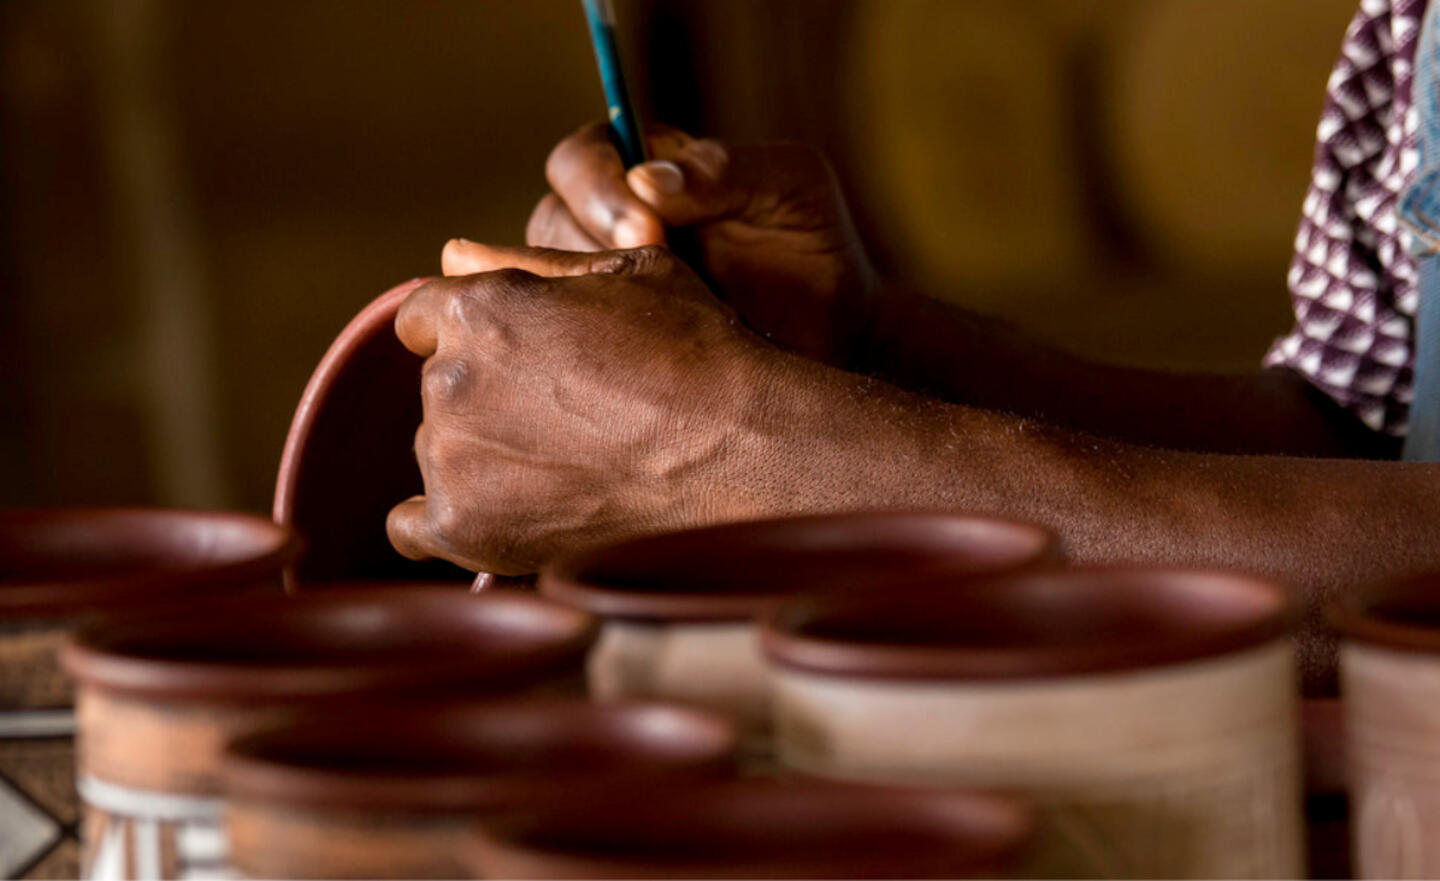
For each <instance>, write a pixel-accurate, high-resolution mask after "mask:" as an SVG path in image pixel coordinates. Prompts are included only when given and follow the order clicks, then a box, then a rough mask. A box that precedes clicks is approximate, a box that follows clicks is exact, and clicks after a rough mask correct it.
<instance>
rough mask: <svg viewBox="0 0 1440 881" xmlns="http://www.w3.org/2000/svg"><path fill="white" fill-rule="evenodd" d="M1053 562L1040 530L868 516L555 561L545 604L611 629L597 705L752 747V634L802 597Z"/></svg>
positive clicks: (756, 683)
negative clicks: (616, 702)
mask: <svg viewBox="0 0 1440 881" xmlns="http://www.w3.org/2000/svg"><path fill="white" fill-rule="evenodd" d="M1057 558H1058V550H1057V545H1056V541H1055V538H1054V536H1053V535H1052V534H1051V533H1049V532H1048V531H1046V530H1045V529H1043V528H1041V527H1039V526H1033V525H1030V524H1026V523H1019V522H1016V521H1009V520H1000V519H995V518H989V517H979V516H971V515H966V514H947V513H914V512H868V513H846V514H825V515H816V516H806V517H792V518H785V519H776V520H757V521H750V522H743V523H727V524H722V525H719V526H709V527H704V528H699V529H691V530H687V531H684V532H674V533H668V534H664V535H652V536H647V537H642V538H637V539H633V540H630V541H625V542H621V543H618V544H613V545H609V546H606V547H601V548H597V549H592V550H587V551H584V552H581V553H579V554H576V555H574V556H571V557H570V558H568V559H564V560H561V561H559V562H558V563H557V564H556V565H554V566H552V567H550V568H549V569H547V570H546V571H545V572H543V573H542V574H541V578H540V591H541V593H543V594H544V595H546V596H549V597H552V598H554V599H556V600H559V601H561V602H564V603H568V604H570V605H573V606H576V607H578V608H582V609H586V610H588V611H591V612H593V613H595V614H597V615H600V616H603V617H604V618H605V626H604V632H603V635H602V637H601V641H600V643H599V644H598V645H597V647H596V651H595V653H594V655H593V656H592V658H591V662H590V685H591V692H592V694H594V695H596V696H597V697H601V698H612V697H625V696H631V697H662V698H668V699H675V700H685V701H690V702H697V703H700V704H703V705H706V706H709V707H712V708H714V709H717V710H720V711H723V712H726V713H729V714H732V715H734V716H736V717H737V718H739V719H740V720H741V721H742V723H743V725H744V727H745V729H746V731H747V732H748V734H749V735H750V739H751V740H752V741H753V742H754V743H755V744H756V745H757V748H763V747H760V746H759V744H761V742H763V740H764V738H765V736H766V732H767V731H768V727H769V717H770V710H769V699H770V696H769V690H768V687H767V685H766V674H765V668H764V662H763V660H762V659H761V657H760V652H759V647H758V645H757V643H756V629H755V621H756V619H757V617H758V616H761V615H763V614H765V613H766V612H767V611H769V610H770V609H771V608H772V607H773V606H774V605H775V604H776V603H777V602H778V601H780V600H781V599H783V598H785V597H788V596H791V595H794V594H795V593H800V592H812V591H815V592H826V593H847V592H852V591H863V590H878V589H884V588H891V589H893V588H894V587H895V586H896V585H897V583H898V582H900V581H904V580H909V579H917V578H930V579H940V580H956V579H965V578H971V577H975V576H977V575H982V574H994V573H997V572H1005V571H1010V570H1017V569H1023V568H1027V567H1036V566H1040V565H1043V564H1045V563H1049V562H1052V561H1054V560H1055V559H1057Z"/></svg>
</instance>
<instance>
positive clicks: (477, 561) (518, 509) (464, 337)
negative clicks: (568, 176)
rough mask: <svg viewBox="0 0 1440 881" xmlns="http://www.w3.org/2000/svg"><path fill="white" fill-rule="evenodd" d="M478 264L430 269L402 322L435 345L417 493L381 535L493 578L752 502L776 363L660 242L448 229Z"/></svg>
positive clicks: (425, 343)
mask: <svg viewBox="0 0 1440 881" xmlns="http://www.w3.org/2000/svg"><path fill="white" fill-rule="evenodd" d="M444 261H445V263H446V264H447V265H448V266H452V267H453V266H454V265H457V264H458V263H460V262H462V261H463V262H464V263H465V265H467V266H470V267H472V268H474V269H475V270H476V271H477V272H479V273H481V274H476V275H470V276H466V277H463V278H453V277H452V278H445V279H438V280H435V281H432V282H430V283H428V284H426V285H424V286H423V287H420V288H418V289H417V290H416V291H415V292H414V293H412V294H411V295H410V296H409V298H408V299H407V300H406V301H405V303H404V304H403V305H402V306H401V309H400V312H399V315H398V316H397V317H396V322H395V329H396V333H397V334H398V335H399V337H400V339H401V341H403V342H404V344H405V346H406V347H407V348H409V349H410V350H411V351H413V352H415V353H416V354H419V355H422V356H424V357H426V358H427V361H426V362H425V368H424V374H423V381H422V395H423V398H424V412H425V419H424V423H423V424H422V425H421V426H420V430H419V432H418V433H417V434H416V438H415V451H416V456H417V458H418V459H419V464H420V472H421V474H422V476H423V477H424V480H425V495H424V496H419V497H416V498H413V499H410V500H409V501H406V502H403V503H402V504H400V505H398V506H397V507H395V508H394V509H393V510H392V511H391V513H390V517H389V521H388V524H387V527H388V530H389V534H390V539H391V542H392V543H393V544H394V545H395V547H396V548H397V549H398V550H399V551H400V552H401V553H403V554H405V555H406V556H408V557H411V558H415V559H420V558H424V557H430V556H438V557H444V558H446V559H449V560H451V561H452V562H456V563H459V564H461V565H464V566H467V567H469V568H471V569H475V570H480V571H487V572H496V573H500V574H520V573H526V572H533V571H535V570H536V569H537V568H538V567H539V566H540V564H542V563H543V562H545V560H547V559H548V558H549V557H551V556H553V555H554V554H555V553H557V552H559V551H562V550H566V549H569V548H571V547H574V546H577V545H580V544H588V543H591V542H595V541H601V540H609V539H613V538H619V537H622V536H624V535H629V534H635V533H639V532H647V531H656V530H665V529H673V528H679V527H682V526H688V525H693V524H698V523H704V522H713V521H717V520H721V519H736V518H741V517H746V516H754V515H756V514H758V513H762V512H763V511H764V510H765V509H764V506H763V505H762V504H761V503H760V502H758V501H757V498H756V495H755V489H754V488H755V487H757V486H760V485H762V484H763V483H764V482H763V481H760V480H757V479H755V472H756V468H757V465H760V464H763V463H766V462H773V461H774V459H775V456H774V455H773V454H770V453H767V444H769V443H771V439H772V438H773V437H774V436H775V434H776V430H775V426H774V425H773V424H772V421H773V420H774V419H777V418H779V419H783V418H785V417H784V413H783V408H777V407H776V406H774V402H775V400H776V399H777V396H778V395H779V391H778V390H779V389H780V388H781V387H782V386H783V385H784V383H785V381H786V380H785V376H786V367H785V366H786V365H787V364H789V363H790V362H798V363H801V364H803V363H804V362H803V361H801V359H798V358H795V357H793V356H790V355H787V354H785V353H784V352H782V351H780V350H778V349H776V348H774V347H773V346H769V345H766V344H765V343H764V341H763V340H760V339H759V338H758V337H756V336H755V335H754V334H753V333H751V332H750V331H748V330H746V329H745V328H744V327H743V326H742V325H740V324H739V322H738V321H737V320H736V319H735V316H734V312H733V310H731V309H730V308H729V307H727V306H726V305H725V304H723V303H721V302H720V301H718V300H717V299H715V297H714V296H713V295H712V294H711V293H710V291H708V290H707V289H706V288H705V286H704V284H703V283H702V282H701V281H700V279H699V278H698V277H697V276H696V275H695V274H694V273H693V272H692V271H691V270H690V269H689V268H688V267H687V266H685V265H684V264H683V263H681V262H680V261H679V260H677V259H675V258H674V256H673V255H671V253H670V252H669V251H667V250H665V249H663V248H659V247H648V248H640V249H636V250H629V251H612V252H598V253H586V254H577V253H567V252H561V251H547V250H541V249H536V248H496V247H489V246H485V245H476V244H473V243H461V242H458V241H456V242H451V243H450V245H448V246H447V248H446V251H445V256H444Z"/></svg>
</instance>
